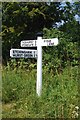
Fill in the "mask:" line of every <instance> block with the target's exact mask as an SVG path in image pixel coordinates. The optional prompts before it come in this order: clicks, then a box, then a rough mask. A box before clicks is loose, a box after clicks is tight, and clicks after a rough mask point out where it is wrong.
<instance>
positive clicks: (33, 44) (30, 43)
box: [21, 40, 37, 47]
mask: <svg viewBox="0 0 80 120" xmlns="http://www.w3.org/2000/svg"><path fill="white" fill-rule="evenodd" d="M36 46H37V40H24V41H21V47H36Z"/></svg>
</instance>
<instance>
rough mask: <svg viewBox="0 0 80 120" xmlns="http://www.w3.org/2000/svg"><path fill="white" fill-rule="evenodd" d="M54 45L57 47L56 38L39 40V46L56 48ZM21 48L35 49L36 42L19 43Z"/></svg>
mask: <svg viewBox="0 0 80 120" xmlns="http://www.w3.org/2000/svg"><path fill="white" fill-rule="evenodd" d="M56 45H58V38H53V39H42V40H41V46H56ZM21 47H37V40H24V41H21Z"/></svg>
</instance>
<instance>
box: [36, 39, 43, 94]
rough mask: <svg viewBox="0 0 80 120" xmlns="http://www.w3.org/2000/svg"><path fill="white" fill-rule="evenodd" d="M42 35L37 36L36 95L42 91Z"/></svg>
mask: <svg viewBox="0 0 80 120" xmlns="http://www.w3.org/2000/svg"><path fill="white" fill-rule="evenodd" d="M41 41H42V37H38V38H37V83H36V93H37V95H38V96H40V95H41V91H42V46H41Z"/></svg>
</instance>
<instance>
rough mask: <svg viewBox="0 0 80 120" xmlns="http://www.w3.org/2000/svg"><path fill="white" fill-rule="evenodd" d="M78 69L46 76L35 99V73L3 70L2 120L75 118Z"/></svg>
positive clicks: (71, 68) (34, 71) (33, 71)
mask: <svg viewBox="0 0 80 120" xmlns="http://www.w3.org/2000/svg"><path fill="white" fill-rule="evenodd" d="M78 70H79V69H78V67H77V66H75V67H71V66H69V67H67V68H65V69H64V71H63V73H61V74H56V75H55V76H54V74H53V73H47V72H46V73H45V72H44V70H43V86H42V87H43V88H42V95H41V97H38V96H37V95H36V70H32V71H28V70H26V69H25V70H22V69H17V70H15V69H14V70H6V69H3V75H2V76H3V79H2V83H3V86H2V100H3V106H2V107H3V111H2V116H3V118H17V117H18V118H24V117H25V118H29V117H30V118H77V117H78V106H79V105H78V97H79V95H78V79H79V78H78Z"/></svg>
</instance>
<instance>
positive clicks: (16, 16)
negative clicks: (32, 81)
mask: <svg viewBox="0 0 80 120" xmlns="http://www.w3.org/2000/svg"><path fill="white" fill-rule="evenodd" d="M61 5H62V4H61V3H59V2H57V3H56V2H53V3H50V4H48V3H45V2H42V3H38V2H33V3H27V2H26V3H25V2H8V3H7V2H5V3H3V5H2V7H3V19H2V36H3V41H2V42H3V46H2V49H3V59H4V60H5V61H7V59H8V58H9V51H10V49H11V48H13V47H14V48H20V41H21V40H23V39H26V40H27V39H36V33H37V32H39V31H43V28H47V29H50V28H52V27H53V25H55V24H56V22H61V21H62V20H63V21H64V25H63V26H62V28H60V31H63V32H65V33H66V37H67V36H68V33H69V30H70V33H69V36H70V39H72V38H71V36H72V35H73V34H74V32H73V31H74V29H75V25H74V28H72V27H71V26H70V24H69V23H71V24H72V25H73V24H74V23H72V20H73V21H74V15H75V14H76V13H78V12H76V11H78V10H77V9H76V7H75V9H74V7H72V5H71V4H70V3H66V6H61ZM75 24H76V22H75ZM65 26H66V29H65ZM77 27H78V25H77ZM69 28H70V29H69ZM55 32H56V31H55ZM77 33H78V31H77ZM50 34H52V36H53V37H55V35H53V33H50ZM56 34H59V33H56ZM48 35H49V33H48ZM57 36H58V35H57ZM47 37H50V35H49V36H47ZM76 37H77V35H76V32H75V34H74V39H75V38H76ZM78 37H79V35H78ZM68 38H69V37H68ZM78 39H79V38H78Z"/></svg>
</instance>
